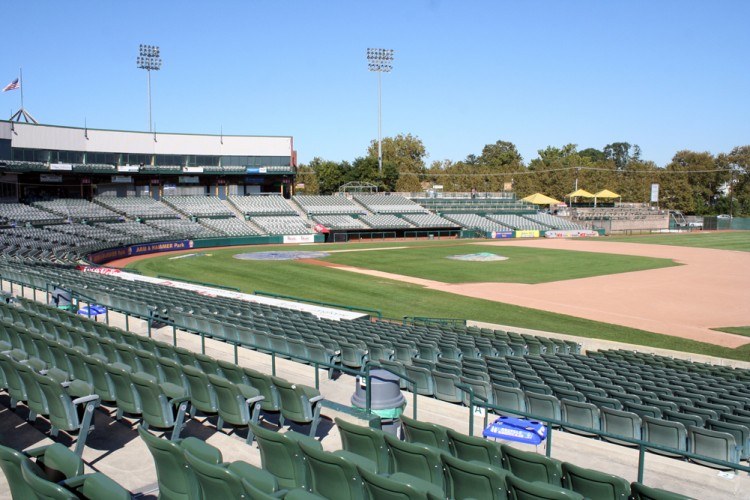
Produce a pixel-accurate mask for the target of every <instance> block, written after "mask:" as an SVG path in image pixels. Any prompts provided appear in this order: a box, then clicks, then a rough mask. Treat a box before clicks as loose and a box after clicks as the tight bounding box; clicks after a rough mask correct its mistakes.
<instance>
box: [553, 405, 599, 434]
mask: <svg viewBox="0 0 750 500" xmlns="http://www.w3.org/2000/svg"><path fill="white" fill-rule="evenodd" d="M599 412H600V410H599V408H598V407H596V406H595V405H593V404H591V403H579V402H577V401H568V400H563V401H562V416H563V420H564V421H566V422H568V423H570V424H573V425H577V426H580V427H584V428H587V429H592V430H597V431H598V430H599V429H601V422H600V418H599ZM563 428H564V429H565V430H567V431H570V432H572V433H574V434H581V435H584V436H588V435H591V434H592V433H591V432H587V431H586V430H582V429H575V428H572V427H567V426H563Z"/></svg>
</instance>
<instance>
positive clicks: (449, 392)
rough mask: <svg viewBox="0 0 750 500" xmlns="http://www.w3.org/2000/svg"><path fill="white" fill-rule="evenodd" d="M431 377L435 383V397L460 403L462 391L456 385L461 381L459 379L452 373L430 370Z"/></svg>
mask: <svg viewBox="0 0 750 500" xmlns="http://www.w3.org/2000/svg"><path fill="white" fill-rule="evenodd" d="M432 379H433V381H434V383H435V397H436V398H437V399H439V400H441V401H447V402H448V403H460V402H462V401H463V399H464V397H463V391H461V389H459V388H458V387H456V384H460V383H461V379H460V378H459V377H458V376H457V375H455V374H453V373H446V372H440V371H433V372H432Z"/></svg>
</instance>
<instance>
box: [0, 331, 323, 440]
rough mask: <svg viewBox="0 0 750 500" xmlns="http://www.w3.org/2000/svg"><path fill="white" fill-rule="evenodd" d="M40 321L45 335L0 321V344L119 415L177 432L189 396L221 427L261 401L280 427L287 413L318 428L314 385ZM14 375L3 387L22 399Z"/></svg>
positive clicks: (133, 338) (122, 335) (139, 339)
mask: <svg viewBox="0 0 750 500" xmlns="http://www.w3.org/2000/svg"><path fill="white" fill-rule="evenodd" d="M76 319H77V320H79V321H83V322H89V320H84V319H81V318H76ZM94 324H95V323H94ZM43 326H44V330H45V332H46V334H47V337H44V336H42V335H40V334H39V333H37V332H36V331H26V330H23V329H21V327H20V326H18V325H10V324H8V323H5V322H2V323H0V339H2V338H3V335H4V336H5V338H4V340H0V343H2V344H4V348H13V350H12V351H11V353H12V354H14V355H16V357H18V358H19V360H24V361H26V360H27V358H29V357H31V358H35V359H34V361H36V362H35V363H34V364H33V366H36V367H37V369H38V370H50V371H51V372H52V373H56V374H60V375H59V377H58V379H59V381H69V380H74V381H76V382H78V383H79V385H82V386H84V387H91V390H92V391H93V392H95V393H96V394H98V395H99V396H100V397H101V399H102V400H103V401H104V402H106V403H110V404H112V403H114V405H115V406H116V407H117V416H118V418H119V417H121V416H122V414H123V413H128V414H130V415H134V416H140V417H141V418H143V419H144V421H145V422H146V423H148V424H151V425H153V426H155V427H158V428H172V427H173V426H175V425H177V427H176V429H175V432H174V435H175V436H176V435H178V434H179V429H180V424H181V422H182V416H183V413H184V409H185V407H186V404H187V403H188V402H190V404H191V414H194V413H195V411H196V410H200V411H202V412H204V413H207V414H216V415H218V416H219V418H220V421H219V422H220V423H219V426H221V421H222V420H223V421H224V422H226V423H229V424H232V425H235V426H245V427H246V426H247V423H248V422H249V421H250V420H253V421H257V415H258V411H259V409H260V407H263V409H264V410H265V411H269V412H276V413H279V414H280V422H281V424H282V425H283V423H284V418H287V419H288V420H290V421H293V422H299V423H310V424H311V426H310V430H311V433H314V432H315V427H316V425H317V421H318V419H319V412H320V406H319V404H318V403H319V401H320V400H321V399H322V397H321V396H320V394H319V392H317V391H316V390H315V389H313V388H310V387H306V386H302V385H295V384H290V383H288V382H287V381H285V380H283V379H280V378H276V377H269V376H267V375H264V374H262V373H260V372H257V371H255V370H250V369H246V368H245V369H243V368H240V367H238V366H237V365H234V364H232V363H225V362H221V361H216V360H214V359H213V358H210V357H209V356H205V355H202V354H197V353H192V352H191V351H188V350H186V349H182V348H175V347H173V346H171V345H169V344H164V343H161V342H156V341H154V340H152V339H149V338H147V337H143V336H139V335H135V334H132V333H129V332H125V331H122V330H118V329H112V328H105V329H104V330H103V331H100V332H98V333H101V334H109V335H110V337H104V336H99V335H97V334H93V333H90V332H86V331H83V330H75V329H73V328H72V327H66V326H65V325H62V324H61V323H58V322H55V321H52V320H48V321H47V323H46V324H45V325H43ZM52 326H54V327H55V328H54V329H53V328H52ZM50 332H55V333H50ZM60 332H65V333H64V337H63V336H56V334H57V335H61V334H60ZM112 337H115V338H117V340H118V341H119V342H118V341H115V340H113V338H112ZM29 361H31V360H29ZM204 370H205V371H204ZM3 373H4V372H3ZM13 375H15V370H14V371H13V373H10V372H9V373H8V374H5V373H4V382H5V384H4V385H6V386H8V388H9V391H11V393H12V397H15V399H20V400H24V401H27V400H28V396H27V392H28V391H27V390H26V387H25V386H26V385H29V384H23V381H21V380H20V379H19V378H18V377H15V376H13ZM256 387H259V388H260V389H256ZM261 391H262V392H263V394H261ZM238 401H241V402H242V403H243V404H238V403H237V402H238ZM251 413H252V416H251ZM251 437H252V436H251V434H249V435H248V439H250V438H251Z"/></svg>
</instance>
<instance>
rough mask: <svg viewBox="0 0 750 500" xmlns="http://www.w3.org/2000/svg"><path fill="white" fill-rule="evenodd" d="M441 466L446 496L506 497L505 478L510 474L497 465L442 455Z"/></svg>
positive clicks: (499, 499) (501, 499)
mask: <svg viewBox="0 0 750 500" xmlns="http://www.w3.org/2000/svg"><path fill="white" fill-rule="evenodd" d="M443 467H444V468H445V471H446V479H447V481H446V489H445V494H446V495H447V496H448V498H483V499H484V498H486V499H493V500H507V498H508V486H507V483H506V478H507V477H508V475H510V474H509V472H508V471H505V470H503V469H502V468H500V467H499V466H492V465H487V464H483V463H476V462H466V461H464V460H460V459H458V458H455V457H452V456H450V455H443ZM444 496H445V495H444Z"/></svg>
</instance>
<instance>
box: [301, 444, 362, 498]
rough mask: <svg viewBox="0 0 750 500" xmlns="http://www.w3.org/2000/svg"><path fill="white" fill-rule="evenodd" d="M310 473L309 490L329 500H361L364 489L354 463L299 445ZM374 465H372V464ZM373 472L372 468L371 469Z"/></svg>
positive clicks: (317, 449)
mask: <svg viewBox="0 0 750 500" xmlns="http://www.w3.org/2000/svg"><path fill="white" fill-rule="evenodd" d="M299 447H300V449H301V450H302V453H303V454H304V455H305V457H306V458H307V466H308V470H309V472H310V487H309V490H310V491H311V492H312V493H315V494H316V495H320V496H321V497H323V498H327V499H330V500H339V499H340V500H349V499H351V500H362V499H363V498H364V495H365V493H364V488H363V485H362V479H361V478H360V476H359V472H358V471H357V466H356V465H355V462H352V461H349V460H347V459H346V458H344V457H342V456H340V455H336V454H334V453H329V452H326V451H323V450H321V449H319V448H317V447H311V446H307V445H306V444H305V443H304V442H300V443H299ZM373 465H374V464H373ZM373 470H374V468H373Z"/></svg>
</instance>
